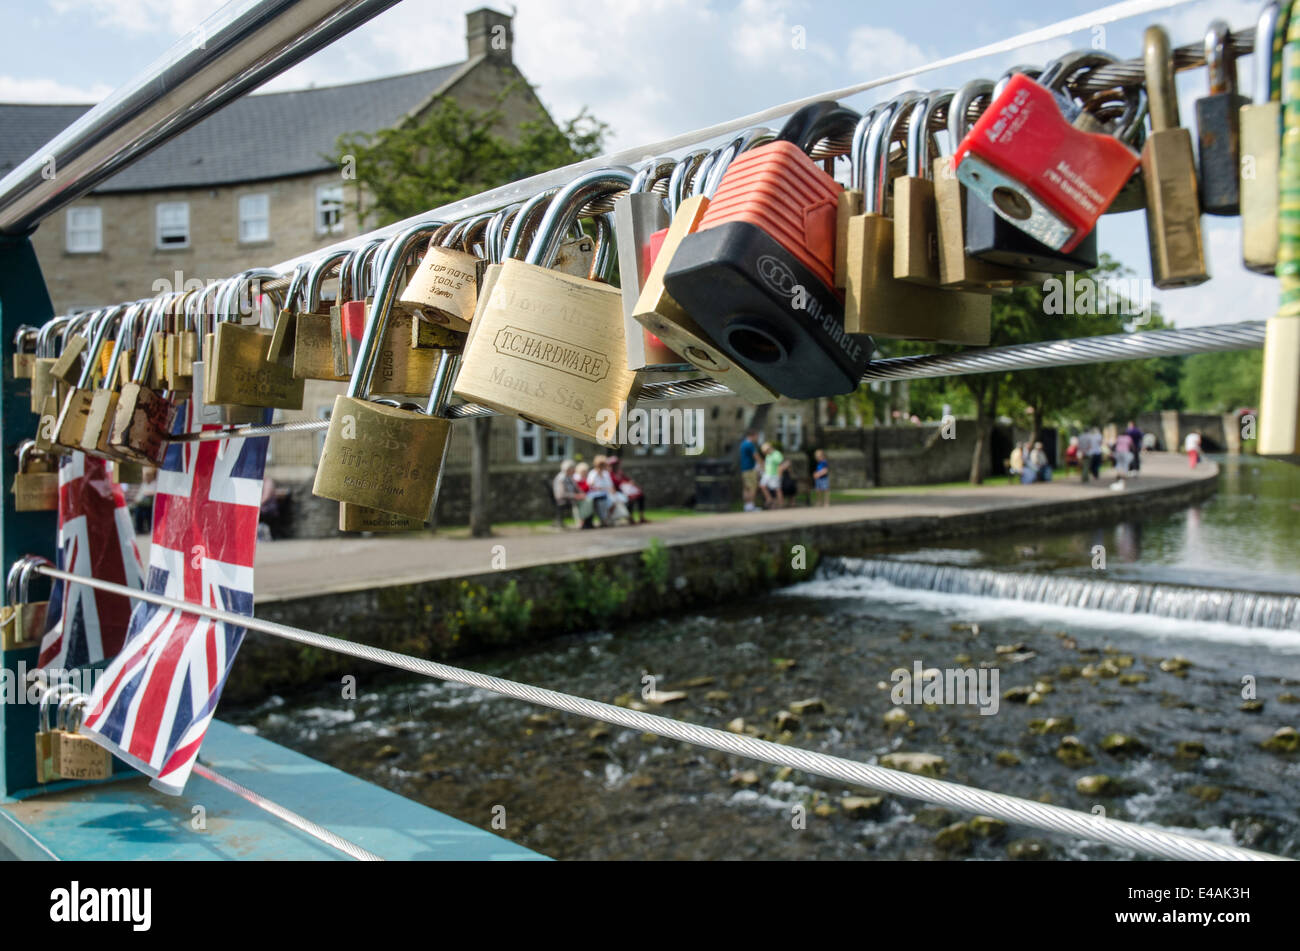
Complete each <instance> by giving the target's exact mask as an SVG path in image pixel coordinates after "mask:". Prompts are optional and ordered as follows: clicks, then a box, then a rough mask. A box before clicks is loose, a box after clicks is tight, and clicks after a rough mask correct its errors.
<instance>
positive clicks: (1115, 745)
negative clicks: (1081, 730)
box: [1101, 733, 1145, 756]
mask: <svg viewBox="0 0 1300 951" xmlns="http://www.w3.org/2000/svg"><path fill="white" fill-rule="evenodd" d="M1101 748H1102V749H1103V750H1105V751H1106V752H1107V753H1110V754H1112V755H1113V756H1123V755H1125V754H1127V753H1140V752H1142V750H1143V749H1145V747H1144V746H1143V745H1142V742H1141V741H1140V740H1138V739H1136V738H1135V737H1131V736H1129V735H1128V734H1126V733H1108V734H1107V735H1106V738H1105V739H1103V740H1102V741H1101Z"/></svg>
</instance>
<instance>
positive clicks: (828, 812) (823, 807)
mask: <svg viewBox="0 0 1300 951" xmlns="http://www.w3.org/2000/svg"><path fill="white" fill-rule="evenodd" d="M813 815H815V816H821V817H822V818H823V819H824V818H826V817H827V816H833V815H835V807H834V806H832V805H831V804H830V803H829V802H819V803H818V804H817V805H815V806H813Z"/></svg>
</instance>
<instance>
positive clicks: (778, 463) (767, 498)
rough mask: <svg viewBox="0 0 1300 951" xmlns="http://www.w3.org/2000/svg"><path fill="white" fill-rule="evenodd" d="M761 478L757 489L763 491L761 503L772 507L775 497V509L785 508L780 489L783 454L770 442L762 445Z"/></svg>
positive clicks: (783, 495) (782, 493)
mask: <svg viewBox="0 0 1300 951" xmlns="http://www.w3.org/2000/svg"><path fill="white" fill-rule="evenodd" d="M761 451H762V453H763V478H762V480H761V481H760V482H759V487H760V488H761V489H762V490H763V501H764V502H765V503H766V504H767V505H768V507H771V506H772V502H773V498H774V497H775V501H776V508H783V507H784V506H785V493H784V492H783V491H782V489H781V471H782V469H783V468H784V463H785V453H783V452H781V450H780V449H777V448H776V447H775V446H774V445H772V444H771V443H770V442H765V443H763V446H762V450H761Z"/></svg>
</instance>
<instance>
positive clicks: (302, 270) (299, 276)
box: [280, 261, 311, 311]
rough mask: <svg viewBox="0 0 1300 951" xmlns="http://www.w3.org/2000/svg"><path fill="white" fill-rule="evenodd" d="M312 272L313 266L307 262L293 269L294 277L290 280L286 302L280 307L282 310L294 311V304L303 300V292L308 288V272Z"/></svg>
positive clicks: (286, 290)
mask: <svg viewBox="0 0 1300 951" xmlns="http://www.w3.org/2000/svg"><path fill="white" fill-rule="evenodd" d="M310 270H311V265H310V264H308V263H307V262H306V261H304V262H303V263H301V264H299V265H298V266H297V267H296V268H294V269H293V276H292V277H290V278H289V286H288V287H287V288H286V289H285V292H284V302H283V303H282V304H281V305H280V309H281V310H289V311H291V310H293V302H294V301H296V300H301V299H302V290H303V288H304V287H306V286H307V272H308V271H310Z"/></svg>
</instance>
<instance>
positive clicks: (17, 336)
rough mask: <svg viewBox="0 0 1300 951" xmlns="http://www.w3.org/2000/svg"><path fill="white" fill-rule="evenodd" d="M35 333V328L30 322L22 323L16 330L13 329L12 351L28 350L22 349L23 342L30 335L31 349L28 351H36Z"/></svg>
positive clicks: (36, 331) (22, 351)
mask: <svg viewBox="0 0 1300 951" xmlns="http://www.w3.org/2000/svg"><path fill="white" fill-rule="evenodd" d="M37 333H38V330H37V328H36V327H33V326H31V325H30V324H23V325H22V326H21V327H19V328H18V330H17V331H15V333H14V351H15V352H17V353H26V352H29V351H25V350H24V349H23V344H24V342H25V341H26V340H27V338H28V337H31V338H32V349H31V351H30V352H31V353H35V352H36V337H37Z"/></svg>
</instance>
